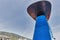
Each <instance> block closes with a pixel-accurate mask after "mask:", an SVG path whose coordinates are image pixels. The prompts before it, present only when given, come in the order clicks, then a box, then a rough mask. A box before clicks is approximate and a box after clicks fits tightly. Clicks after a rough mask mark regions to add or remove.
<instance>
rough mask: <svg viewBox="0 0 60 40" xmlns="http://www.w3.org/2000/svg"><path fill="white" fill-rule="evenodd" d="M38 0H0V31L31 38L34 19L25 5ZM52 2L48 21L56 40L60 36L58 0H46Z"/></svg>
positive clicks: (59, 7)
mask: <svg viewBox="0 0 60 40" xmlns="http://www.w3.org/2000/svg"><path fill="white" fill-rule="evenodd" d="M37 1H40V0H29V1H28V0H0V31H5V32H11V33H15V34H18V35H21V36H24V37H28V38H31V39H32V38H33V34H34V28H35V22H36V21H35V20H33V19H32V18H31V17H30V16H29V15H28V13H27V7H28V6H29V5H30V4H32V3H34V2H37ZM48 1H50V2H51V4H52V10H51V16H50V19H49V21H48V23H49V26H50V27H51V29H52V32H53V35H54V37H55V38H56V40H59V39H60V38H59V37H60V18H59V17H60V4H59V2H60V0H48Z"/></svg>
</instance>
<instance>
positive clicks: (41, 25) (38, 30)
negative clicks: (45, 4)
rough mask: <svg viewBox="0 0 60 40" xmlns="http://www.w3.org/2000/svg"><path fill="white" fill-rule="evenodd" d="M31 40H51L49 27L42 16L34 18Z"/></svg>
mask: <svg viewBox="0 0 60 40" xmlns="http://www.w3.org/2000/svg"><path fill="white" fill-rule="evenodd" d="M33 40H51V36H50V32H49V25H48V22H47V19H46V17H45V16H44V15H41V16H38V17H37V18H36V25H35V31H34V36H33Z"/></svg>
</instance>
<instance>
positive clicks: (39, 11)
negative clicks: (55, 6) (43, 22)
mask: <svg viewBox="0 0 60 40" xmlns="http://www.w3.org/2000/svg"><path fill="white" fill-rule="evenodd" d="M27 12H28V14H29V15H30V16H31V17H32V18H33V19H35V20H36V17H37V16H40V15H45V16H46V18H47V19H49V17H50V14H51V3H50V2H49V1H38V2H36V3H33V4H31V5H30V6H29V7H28V8H27Z"/></svg>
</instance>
